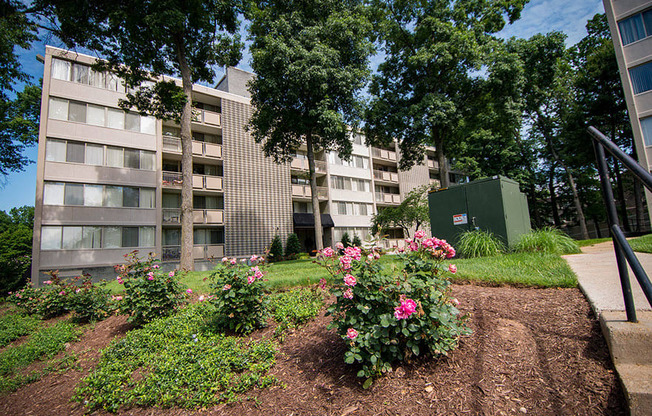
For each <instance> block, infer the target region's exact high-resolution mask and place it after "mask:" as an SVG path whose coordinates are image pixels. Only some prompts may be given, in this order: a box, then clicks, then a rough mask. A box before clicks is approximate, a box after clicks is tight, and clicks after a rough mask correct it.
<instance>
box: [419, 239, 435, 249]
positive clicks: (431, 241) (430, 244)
mask: <svg viewBox="0 0 652 416" xmlns="http://www.w3.org/2000/svg"><path fill="white" fill-rule="evenodd" d="M421 245H422V246H424V247H427V248H432V247H434V246H435V239H434V238H426V239H424V240H423V241H422V242H421Z"/></svg>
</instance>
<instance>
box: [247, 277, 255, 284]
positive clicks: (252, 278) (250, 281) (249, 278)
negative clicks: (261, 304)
mask: <svg viewBox="0 0 652 416" xmlns="http://www.w3.org/2000/svg"><path fill="white" fill-rule="evenodd" d="M255 281H256V277H255V276H247V283H249V284H252V283H253V282H255Z"/></svg>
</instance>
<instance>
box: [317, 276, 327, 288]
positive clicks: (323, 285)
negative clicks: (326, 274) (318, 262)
mask: <svg viewBox="0 0 652 416" xmlns="http://www.w3.org/2000/svg"><path fill="white" fill-rule="evenodd" d="M319 288H320V289H326V279H324V278H323V277H322V278H321V279H319Z"/></svg>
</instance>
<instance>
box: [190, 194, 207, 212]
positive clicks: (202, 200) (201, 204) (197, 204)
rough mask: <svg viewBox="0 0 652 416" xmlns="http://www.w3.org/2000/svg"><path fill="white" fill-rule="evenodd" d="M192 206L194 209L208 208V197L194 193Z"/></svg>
mask: <svg viewBox="0 0 652 416" xmlns="http://www.w3.org/2000/svg"><path fill="white" fill-rule="evenodd" d="M192 207H193V208H194V209H206V197H205V196H202V195H194V196H193V197H192Z"/></svg>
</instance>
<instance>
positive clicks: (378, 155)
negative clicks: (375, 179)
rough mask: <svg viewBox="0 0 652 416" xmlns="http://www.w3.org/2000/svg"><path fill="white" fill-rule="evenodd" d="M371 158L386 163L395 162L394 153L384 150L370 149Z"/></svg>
mask: <svg viewBox="0 0 652 416" xmlns="http://www.w3.org/2000/svg"><path fill="white" fill-rule="evenodd" d="M371 156H372V157H373V158H374V159H380V160H384V161H388V162H396V152H393V151H391V150H385V149H378V148H377V147H372V148H371Z"/></svg>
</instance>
